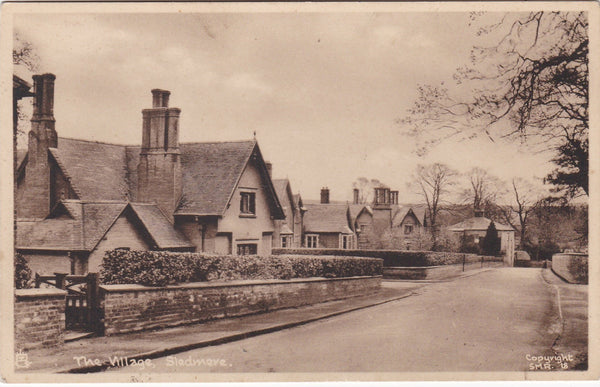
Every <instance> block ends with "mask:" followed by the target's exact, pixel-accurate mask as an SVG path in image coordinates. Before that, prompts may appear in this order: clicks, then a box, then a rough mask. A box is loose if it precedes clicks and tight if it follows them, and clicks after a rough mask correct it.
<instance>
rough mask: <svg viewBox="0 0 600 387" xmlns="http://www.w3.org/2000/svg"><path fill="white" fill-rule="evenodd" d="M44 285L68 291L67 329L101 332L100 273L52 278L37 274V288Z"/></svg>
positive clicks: (66, 306) (55, 276) (66, 307)
mask: <svg viewBox="0 0 600 387" xmlns="http://www.w3.org/2000/svg"><path fill="white" fill-rule="evenodd" d="M42 283H45V284H48V285H51V286H54V287H56V288H58V289H63V290H66V291H67V297H66V298H67V301H66V305H65V325H66V329H68V330H77V331H88V332H99V330H100V317H101V316H100V305H99V301H98V273H88V274H87V275H69V274H66V273H54V275H51V276H42V275H39V274H37V273H36V275H35V287H36V288H39V287H40V285H41V284H42Z"/></svg>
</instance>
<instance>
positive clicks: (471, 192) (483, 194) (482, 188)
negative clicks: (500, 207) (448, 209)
mask: <svg viewBox="0 0 600 387" xmlns="http://www.w3.org/2000/svg"><path fill="white" fill-rule="evenodd" d="M467 178H468V184H469V188H467V189H465V190H464V191H463V198H464V201H465V203H469V204H470V205H471V206H472V207H473V210H474V211H476V210H483V211H484V212H485V213H486V214H487V216H489V217H491V218H492V219H493V218H495V217H496V216H495V215H496V210H497V205H496V203H497V202H498V198H499V197H500V196H502V194H503V193H504V187H503V184H502V182H501V181H500V179H498V178H497V177H496V176H494V175H492V174H490V173H488V172H487V171H486V170H485V169H482V168H478V167H475V168H473V169H471V170H470V171H469V172H468V173H467Z"/></svg>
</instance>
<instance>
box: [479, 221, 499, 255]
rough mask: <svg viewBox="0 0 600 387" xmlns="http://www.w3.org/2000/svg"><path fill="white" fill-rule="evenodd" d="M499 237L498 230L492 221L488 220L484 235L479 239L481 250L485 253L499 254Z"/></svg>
mask: <svg viewBox="0 0 600 387" xmlns="http://www.w3.org/2000/svg"><path fill="white" fill-rule="evenodd" d="M500 243H501V241H500V238H499V237H498V230H496V225H495V224H494V222H490V225H489V226H488V228H487V230H486V232H485V236H484V237H483V239H482V240H481V250H482V253H483V254H485V255H493V256H496V255H499V254H500Z"/></svg>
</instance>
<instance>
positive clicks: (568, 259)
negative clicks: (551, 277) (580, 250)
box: [552, 253, 588, 284]
mask: <svg viewBox="0 0 600 387" xmlns="http://www.w3.org/2000/svg"><path fill="white" fill-rule="evenodd" d="M552 271H553V272H555V273H556V274H557V275H558V276H559V277H561V278H563V279H564V280H565V281H567V282H570V283H573V284H587V283H588V255H587V254H577V253H561V254H554V255H553V256H552Z"/></svg>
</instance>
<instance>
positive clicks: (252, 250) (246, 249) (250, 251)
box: [237, 243, 257, 255]
mask: <svg viewBox="0 0 600 387" xmlns="http://www.w3.org/2000/svg"><path fill="white" fill-rule="evenodd" d="M256 252H257V245H256V243H245V244H242V245H237V255H256Z"/></svg>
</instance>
